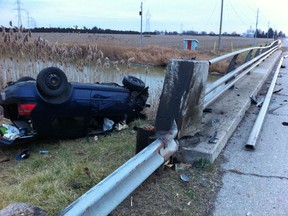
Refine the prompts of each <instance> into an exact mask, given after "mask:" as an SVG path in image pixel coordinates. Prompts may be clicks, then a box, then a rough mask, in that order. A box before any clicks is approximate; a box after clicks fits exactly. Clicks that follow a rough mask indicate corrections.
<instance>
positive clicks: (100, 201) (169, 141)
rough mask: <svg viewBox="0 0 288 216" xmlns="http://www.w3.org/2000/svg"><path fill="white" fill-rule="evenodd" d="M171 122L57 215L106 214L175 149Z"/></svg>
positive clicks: (176, 131)
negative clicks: (167, 128) (154, 138)
mask: <svg viewBox="0 0 288 216" xmlns="http://www.w3.org/2000/svg"><path fill="white" fill-rule="evenodd" d="M177 133H178V130H177V125H176V122H175V121H174V123H173V125H172V127H171V129H170V131H168V132H163V133H161V134H159V133H158V134H157V133H156V137H158V139H157V140H155V141H154V142H153V143H151V144H150V145H149V146H147V147H146V148H145V149H143V150H142V151H140V152H139V153H138V154H137V155H135V156H134V157H133V158H131V159H130V160H128V161H127V162H126V163H125V164H123V165H122V166H121V167H119V168H118V169H117V170H115V171H114V172H113V173H111V174H110V175H109V176H108V177H106V178H105V179H104V180H102V181H101V182H99V183H98V184H97V185H96V186H94V187H93V188H91V189H90V190H88V191H87V192H86V193H85V194H83V195H82V196H81V197H79V198H78V199H77V200H76V201H74V202H73V203H72V204H70V205H69V206H68V207H66V208H65V209H64V210H63V211H61V212H60V213H59V214H58V216H63V215H65V216H80V215H81V216H82V215H83V216H97V215H101V216H102V215H108V214H109V213H110V212H111V211H112V210H113V209H114V208H115V207H117V206H118V205H119V204H120V203H121V202H122V201H123V200H124V199H125V198H126V197H127V196H128V195H129V194H130V193H132V192H133V191H134V190H135V189H136V188H137V187H138V186H139V185H140V184H141V183H142V182H143V181H144V180H145V179H147V178H148V177H149V176H150V175H151V174H152V173H153V172H154V171H155V170H156V169H157V168H158V167H160V166H161V165H162V164H163V163H164V162H165V160H167V159H168V158H169V157H170V156H171V155H172V154H174V153H175V152H176V151H177V149H178V144H177V143H176V141H175V140H174V138H175V137H176V135H177Z"/></svg>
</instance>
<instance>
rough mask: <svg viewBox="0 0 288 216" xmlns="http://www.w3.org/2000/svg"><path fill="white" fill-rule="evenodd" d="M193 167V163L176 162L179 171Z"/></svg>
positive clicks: (176, 168)
mask: <svg viewBox="0 0 288 216" xmlns="http://www.w3.org/2000/svg"><path fill="white" fill-rule="evenodd" d="M191 167H192V164H190V163H177V164H175V170H176V171H179V170H186V169H189V168H191Z"/></svg>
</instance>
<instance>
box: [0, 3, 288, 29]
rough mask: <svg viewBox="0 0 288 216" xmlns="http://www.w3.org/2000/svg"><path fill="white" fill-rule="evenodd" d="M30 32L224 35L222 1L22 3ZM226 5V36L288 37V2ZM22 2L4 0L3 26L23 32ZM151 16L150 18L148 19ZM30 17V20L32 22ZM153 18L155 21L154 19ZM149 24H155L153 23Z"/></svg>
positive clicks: (0, 10) (0, 20)
mask: <svg viewBox="0 0 288 216" xmlns="http://www.w3.org/2000/svg"><path fill="white" fill-rule="evenodd" d="M19 1H20V2H21V5H20V6H21V15H22V16H21V17H22V24H23V26H24V27H26V28H27V27H34V26H35V25H36V27H74V26H76V25H77V26H78V28H83V27H84V26H85V27H86V28H92V27H94V26H96V27H98V28H103V29H115V30H135V31H140V24H141V21H140V16H139V11H140V5H141V2H143V31H145V30H150V31H154V30H159V31H165V30H167V31H177V32H181V31H182V30H183V31H188V30H194V31H198V32H200V31H206V32H207V33H209V32H211V31H213V32H215V33H219V25H220V9H221V0H177V1H176V0H143V1H141V0H77V1H72V0H19ZM275 2H277V3H273V1H266V0H265V1H264V0H224V13H223V27H222V32H228V33H232V32H234V31H235V32H237V33H243V32H246V30H247V29H250V28H252V29H255V27H256V20H257V19H256V17H257V9H259V18H258V29H261V30H262V31H265V32H266V31H267V29H268V26H269V27H271V28H272V29H273V30H275V29H276V30H278V31H280V30H282V31H283V32H284V33H286V34H288V15H287V14H288V13H287V10H288V8H286V7H285V6H286V3H285V2H286V1H284V0H280V1H275ZM17 14H18V11H17V0H0V25H3V26H7V27H8V25H9V21H10V20H12V22H13V25H15V26H18V16H17ZM148 14H150V16H149V15H148ZM28 17H29V19H28ZM148 17H150V19H148ZM147 20H149V22H147Z"/></svg>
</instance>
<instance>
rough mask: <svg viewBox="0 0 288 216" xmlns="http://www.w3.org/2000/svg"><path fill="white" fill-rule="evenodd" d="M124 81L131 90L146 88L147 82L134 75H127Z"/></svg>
mask: <svg viewBox="0 0 288 216" xmlns="http://www.w3.org/2000/svg"><path fill="white" fill-rule="evenodd" d="M122 83H123V85H124V86H126V87H127V88H128V89H129V90H131V91H143V90H144V89H145V83H144V82H143V81H142V80H140V79H138V78H136V77H134V76H125V77H124V78H123V80H122Z"/></svg>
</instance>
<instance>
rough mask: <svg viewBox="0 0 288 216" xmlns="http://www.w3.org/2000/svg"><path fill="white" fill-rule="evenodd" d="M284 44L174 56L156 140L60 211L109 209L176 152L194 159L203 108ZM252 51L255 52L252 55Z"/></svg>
mask: <svg viewBox="0 0 288 216" xmlns="http://www.w3.org/2000/svg"><path fill="white" fill-rule="evenodd" d="M279 46H280V44H279V42H278V41H276V42H275V43H272V44H271V45H270V46H267V47H254V48H248V49H244V50H239V51H236V52H233V53H230V54H227V55H224V56H221V57H218V58H215V59H212V60H210V61H194V60H179V59H172V60H171V61H170V62H169V64H168V67H167V73H166V76H165V80H164V85H163V89H162V94H161V96H160V103H159V107H158V110H157V116H156V121H155V127H156V134H155V138H156V140H155V141H154V142H152V143H151V144H150V145H148V146H147V147H146V148H144V149H143V150H142V151H140V152H139V153H138V154H136V155H135V156H134V157H133V158H131V159H130V160H129V161H127V162H126V163H125V164H123V165H122V166H121V167H119V168H118V169H117V170H115V171H114V172H113V173H112V174H110V175H109V176H108V177H106V178H105V179H104V180H102V181H101V182H100V183H99V184H97V185H96V186H94V187H93V188H91V189H90V190H89V191H87V192H86V193H85V194H83V195H82V196H81V197H79V198H78V199H77V200H76V201H74V202H73V203H72V204H70V205H69V206H68V207H66V208H65V209H64V210H63V211H61V212H60V213H59V214H58V215H59V216H62V215H69V216H76V215H77V216H80V215H85V216H96V215H107V214H109V213H110V212H111V211H112V210H113V209H114V208H115V207H116V206H117V205H119V204H120V203H121V202H122V201H123V200H124V199H125V198H126V197H127V196H128V195H129V194H130V193H132V192H133V191H134V190H135V189H136V188H137V187H138V186H139V185H140V184H141V183H142V182H144V180H145V179H146V178H148V177H149V176H150V175H151V174H152V173H153V172H154V171H155V170H156V169H157V168H158V167H160V166H161V165H162V164H163V163H164V162H165V160H167V159H168V158H169V157H170V156H172V155H173V154H174V153H176V152H177V154H176V157H177V159H178V158H179V160H180V161H186V160H187V161H191V160H192V159H193V152H192V151H191V150H190V149H191V148H192V147H191V146H193V145H194V144H193V143H190V141H189V139H190V138H191V137H193V136H194V135H195V134H197V133H199V132H200V131H201V120H202V117H203V110H204V108H206V107H207V106H208V105H209V104H211V103H212V102H213V101H215V100H216V98H218V96H220V95H221V94H222V93H223V92H224V91H226V90H228V89H229V88H230V87H231V86H232V85H233V84H234V83H235V82H237V81H238V80H239V79H240V78H243V76H244V75H245V74H247V73H249V72H250V71H251V70H252V69H253V68H254V67H256V66H257V65H258V64H259V63H260V62H261V61H264V59H265V58H267V57H268V56H269V55H271V54H272V53H273V52H274V51H275V50H277V49H278V48H279ZM247 51H248V54H247V56H246V59H245V63H244V64H242V65H241V66H239V67H237V68H236V67H235V65H236V59H237V56H238V55H239V54H241V53H243V52H247ZM253 51H255V55H254V57H253V58H252V52H253ZM226 58H232V60H231V63H230V65H229V67H228V71H227V75H225V76H223V77H222V78H220V79H219V80H218V81H216V82H214V83H213V84H211V85H209V86H207V87H206V83H207V77H208V71H209V64H214V63H216V62H218V61H222V60H223V59H226ZM223 86H224V88H223ZM219 87H220V90H219ZM215 90H216V91H215ZM215 92H216V93H215ZM171 125H172V126H171ZM176 136H177V139H178V140H179V151H177V150H178V142H176V141H175V140H174V139H175V138H176ZM184 148H185V149H184Z"/></svg>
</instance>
